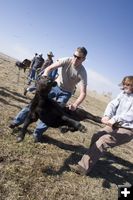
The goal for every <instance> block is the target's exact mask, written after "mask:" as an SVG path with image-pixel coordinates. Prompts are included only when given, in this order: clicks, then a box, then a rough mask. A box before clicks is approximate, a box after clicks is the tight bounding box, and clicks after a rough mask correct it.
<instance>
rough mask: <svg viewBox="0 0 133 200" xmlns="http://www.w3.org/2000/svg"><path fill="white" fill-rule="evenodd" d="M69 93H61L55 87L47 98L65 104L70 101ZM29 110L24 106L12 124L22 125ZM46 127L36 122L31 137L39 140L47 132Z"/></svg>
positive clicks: (40, 122)
mask: <svg viewBox="0 0 133 200" xmlns="http://www.w3.org/2000/svg"><path fill="white" fill-rule="evenodd" d="M71 95H72V94H71V93H70V92H66V91H63V90H62V89H61V88H60V87H58V86H56V87H53V88H52V89H51V91H50V93H49V95H48V96H49V98H55V100H56V101H57V102H60V103H67V101H68V100H69V99H70V97H71ZM29 110H30V105H28V106H26V107H25V108H23V109H22V110H21V111H20V112H19V113H18V114H17V116H16V117H15V118H14V120H13V122H14V123H15V124H19V125H20V124H23V123H24V120H25V119H26V117H27V115H28V112H29ZM47 128H48V127H47V125H46V124H45V123H44V122H42V121H41V120H38V121H37V126H36V129H35V131H34V133H33V136H35V137H38V138H40V137H41V136H42V134H43V132H44V131H46V130H47Z"/></svg>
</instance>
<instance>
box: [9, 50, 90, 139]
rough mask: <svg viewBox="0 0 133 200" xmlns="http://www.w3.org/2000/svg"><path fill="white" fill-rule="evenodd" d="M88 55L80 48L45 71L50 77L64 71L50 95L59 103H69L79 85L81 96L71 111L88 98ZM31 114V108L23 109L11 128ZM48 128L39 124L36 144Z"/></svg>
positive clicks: (35, 135)
mask: <svg viewBox="0 0 133 200" xmlns="http://www.w3.org/2000/svg"><path fill="white" fill-rule="evenodd" d="M86 55H87V50H86V49H85V48H84V47H78V48H77V49H76V51H75V53H74V55H73V57H68V58H62V59H59V60H58V61H56V62H55V63H53V64H51V65H50V66H49V67H47V68H46V69H45V71H44V74H43V75H44V76H48V75H49V73H50V72H51V71H53V70H54V69H58V68H59V67H61V69H62V71H61V73H60V74H59V76H58V85H57V86H56V87H53V88H52V90H51V91H50V93H49V98H56V101H57V102H60V103H67V102H68V100H69V99H70V97H71V96H72V94H73V91H74V89H75V86H76V85H77V84H78V83H79V87H80V94H79V97H78V98H77V99H76V101H75V102H74V103H73V104H70V105H69V109H70V110H75V109H76V108H77V107H78V106H79V105H80V104H81V103H82V102H83V100H84V99H85V97H86V87H87V73H86V70H85V68H84V66H83V65H82V62H83V61H84V60H85V58H86ZM28 112H29V106H27V107H25V108H24V109H22V110H21V111H20V112H19V113H18V115H17V116H16V117H15V118H14V120H13V122H12V123H11V124H10V128H14V127H16V126H18V125H20V124H22V123H23V122H24V120H25V118H26V116H27V114H28ZM47 128H48V127H47V126H46V124H45V123H43V122H42V121H40V120H39V121H38V122H37V127H36V129H35V131H34V133H33V136H34V139H35V142H39V141H41V139H42V134H43V132H44V131H46V130H47Z"/></svg>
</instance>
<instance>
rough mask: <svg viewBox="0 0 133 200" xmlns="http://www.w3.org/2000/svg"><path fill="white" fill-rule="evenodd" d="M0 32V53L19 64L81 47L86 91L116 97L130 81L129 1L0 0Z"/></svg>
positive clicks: (132, 15) (132, 6)
mask: <svg viewBox="0 0 133 200" xmlns="http://www.w3.org/2000/svg"><path fill="white" fill-rule="evenodd" d="M0 30H1V31H0V52H2V53H5V54H8V55H10V56H13V57H15V58H17V59H19V60H23V59H24V58H29V59H31V58H32V57H33V55H34V53H35V52H37V53H43V55H44V58H46V54H47V52H48V51H52V52H53V53H54V55H55V57H54V59H55V60H56V59H57V58H60V57H68V56H71V55H73V52H74V50H75V48H76V47H79V46H85V47H86V48H87V50H88V56H87V59H86V61H85V62H84V66H85V68H86V69H87V73H88V88H90V89H93V90H97V91H98V92H103V91H105V92H112V93H113V95H116V94H117V93H118V92H119V91H120V90H119V87H118V84H119V83H120V81H121V79H122V78H123V77H124V76H126V75H133V73H132V72H133V1H132V0H23V1H22V0H0Z"/></svg>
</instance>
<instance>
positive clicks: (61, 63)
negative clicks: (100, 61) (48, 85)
mask: <svg viewBox="0 0 133 200" xmlns="http://www.w3.org/2000/svg"><path fill="white" fill-rule="evenodd" d="M86 55H87V50H86V49H85V48H84V47H79V48H77V49H76V51H75V53H74V54H73V57H69V58H62V59H59V60H58V61H56V62H55V63H53V64H52V65H50V66H49V67H47V68H46V69H45V72H44V74H43V76H48V74H49V72H50V71H51V70H53V69H57V68H59V67H61V73H60V75H59V76H58V79H57V82H58V86H57V87H59V88H60V89H61V90H62V91H65V92H68V93H70V94H71V95H72V94H73V92H74V90H75V86H76V85H77V84H78V83H79V87H80V95H79V97H78V99H76V101H75V102H74V103H73V104H72V105H69V108H70V109H71V110H75V109H76V108H77V107H78V106H79V105H80V104H81V103H82V101H83V100H84V98H85V96H86V87H87V73H86V70H85V68H84V66H83V65H82V62H83V61H84V60H85V58H86ZM57 101H58V102H60V97H58V99H57ZM67 101H68V100H67ZM65 103H66V102H65Z"/></svg>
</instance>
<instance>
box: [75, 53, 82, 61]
mask: <svg viewBox="0 0 133 200" xmlns="http://www.w3.org/2000/svg"><path fill="white" fill-rule="evenodd" d="M73 56H74V58H77V59H78V60H81V59H83V57H80V56H77V55H75V54H73Z"/></svg>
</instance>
